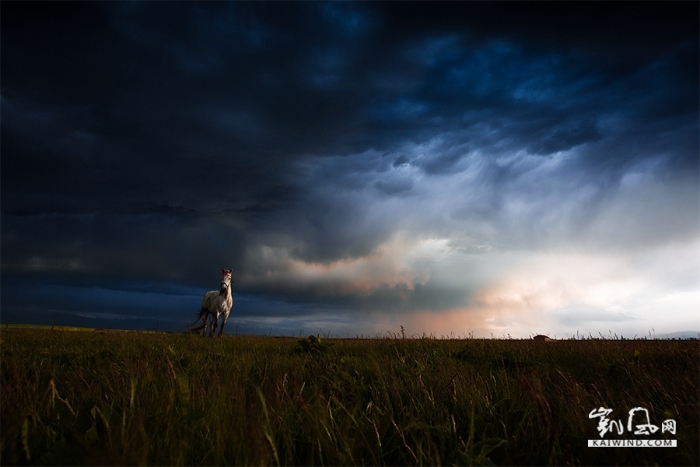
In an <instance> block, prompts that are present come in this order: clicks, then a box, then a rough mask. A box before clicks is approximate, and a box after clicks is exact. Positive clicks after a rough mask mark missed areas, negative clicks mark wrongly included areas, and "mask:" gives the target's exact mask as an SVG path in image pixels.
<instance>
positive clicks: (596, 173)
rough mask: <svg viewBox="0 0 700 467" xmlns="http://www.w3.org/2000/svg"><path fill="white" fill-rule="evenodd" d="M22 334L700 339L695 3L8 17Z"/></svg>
mask: <svg viewBox="0 0 700 467" xmlns="http://www.w3.org/2000/svg"><path fill="white" fill-rule="evenodd" d="M1 8H2V11H1V19H2V41H1V47H2V54H1V58H2V68H1V72H2V75H1V94H2V95H1V103H0V105H1V107H0V109H1V123H2V140H1V143H2V154H1V155H2V159H1V169H2V180H1V182H2V185H1V189H2V222H1V228H2V238H1V245H2V251H1V253H2V256H1V260H2V284H1V285H2V295H1V300H2V309H1V312H2V322H3V323H5V322H7V321H8V320H10V322H12V323H20V322H27V323H43V324H51V322H52V320H53V319H55V320H56V324H66V325H67V324H70V325H88V326H96V327H107V326H111V327H113V328H132V329H153V328H155V327H156V326H159V329H161V330H166V329H167V330H178V331H179V330H185V329H186V327H187V323H188V321H192V320H193V319H194V316H195V313H196V312H197V311H198V310H199V306H200V303H201V298H202V296H203V294H204V293H205V292H206V291H207V290H212V289H216V288H218V285H219V278H220V274H221V269H222V268H224V267H225V268H232V269H233V281H234V285H233V292H234V301H235V302H234V307H233V310H232V312H231V316H230V318H229V322H228V324H227V333H229V334H233V333H234V332H235V329H236V327H238V332H239V333H243V332H248V333H268V332H272V333H273V334H276V333H281V334H291V333H295V334H299V333H300V332H302V330H303V333H304V334H310V333H318V332H322V333H324V334H325V333H331V334H332V335H338V336H355V335H359V334H364V335H376V334H386V333H387V332H392V333H393V332H396V333H398V332H400V331H399V329H400V326H404V328H405V330H406V333H407V334H419V335H420V334H423V333H426V334H435V335H437V336H440V335H454V336H466V335H469V334H470V333H471V334H472V335H475V336H487V337H488V336H490V335H494V336H496V337H502V336H507V335H510V336H512V337H527V336H530V335H534V334H540V333H543V334H549V335H550V336H553V337H554V336H557V337H565V336H570V335H575V334H576V333H577V332H579V333H580V334H585V335H588V334H589V333H591V334H593V335H596V336H597V335H598V333H602V334H603V335H609V334H610V333H614V334H618V335H620V334H621V335H624V336H625V337H632V336H633V335H635V334H638V335H640V336H641V335H649V333H652V334H660V333H669V332H676V331H698V330H700V318H699V317H698V316H699V315H698V313H697V310H700V188H699V186H700V185H699V174H700V167H699V126H700V121H699V112H700V104H699V102H700V96H699V91H698V89H699V58H698V57H699V56H700V52H699V47H698V42H699V37H700V36H699V33H698V17H699V4H698V3H697V2H682V3H652V2H642V3H637V2H626V3H616V4H611V3H608V2H596V3H586V4H572V3H557V2H552V3H550V2H545V3H530V2H522V3H501V2H496V3H470V2H466V3H420V2H416V3H390V4H389V3H374V2H370V3H318V2H304V3H286V2H285V3H243V2H236V3H223V2H215V3H201V2H197V3H181V2H178V3H163V2H152V3H136V2H128V3H127V2H80V3H50V4H49V3H35V2H2V7H1Z"/></svg>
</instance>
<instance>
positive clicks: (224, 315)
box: [219, 313, 228, 336]
mask: <svg viewBox="0 0 700 467" xmlns="http://www.w3.org/2000/svg"><path fill="white" fill-rule="evenodd" d="M227 319H228V313H224V314H223V315H222V316H221V329H219V336H221V335H222V334H223V333H224V326H226V320H227Z"/></svg>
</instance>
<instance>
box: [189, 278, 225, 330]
mask: <svg viewBox="0 0 700 467" xmlns="http://www.w3.org/2000/svg"><path fill="white" fill-rule="evenodd" d="M232 272H233V270H232V269H222V270H221V287H220V288H219V290H218V291H216V290H212V291H211V292H207V293H205V294H204V298H203V299H202V309H201V310H200V311H199V316H198V318H197V320H199V319H201V320H202V323H201V324H200V325H199V326H196V327H194V328H192V329H190V331H195V332H196V331H199V330H200V329H202V328H204V331H203V335H205V336H206V334H207V321H208V320H209V315H211V316H212V318H213V319H212V322H211V331H210V332H209V336H211V337H213V336H214V331H216V326H217V324H218V322H219V316H223V319H222V320H221V329H219V336H220V335H221V334H223V332H224V326H226V320H227V319H228V315H229V313H230V312H231V307H232V306H233V297H232V296H231V285H232V284H233V282H231V273H232Z"/></svg>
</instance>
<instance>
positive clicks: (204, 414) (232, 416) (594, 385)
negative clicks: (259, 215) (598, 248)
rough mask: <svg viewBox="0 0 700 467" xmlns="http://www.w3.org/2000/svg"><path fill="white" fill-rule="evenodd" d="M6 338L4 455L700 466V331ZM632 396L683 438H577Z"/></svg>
mask: <svg viewBox="0 0 700 467" xmlns="http://www.w3.org/2000/svg"><path fill="white" fill-rule="evenodd" d="M0 332H1V334H0V336H1V339H2V344H1V351H2V371H1V380H0V385H1V386H0V387H1V391H2V392H1V396H2V399H1V406H0V407H1V409H2V411H1V412H0V414H1V415H0V416H1V429H2V449H1V454H2V459H1V460H0V462H1V463H2V464H3V465H13V464H33V465H73V464H99V465H109V464H140V465H144V464H149V465H150V464H162V465H182V464H184V465H216V464H237V465H260V464H262V465H277V464H280V465H382V464H386V465H416V464H430V465H452V464H457V465H491V464H497V465H500V464H503V465H546V464H557V465H606V464H636V465H653V464H659V465H698V462H699V460H700V456H699V452H698V451H699V448H698V442H699V439H700V438H699V436H700V435H699V430H698V421H699V419H700V409H699V405H700V403H699V400H698V394H699V392H698V382H699V379H700V372H699V362H698V360H699V355H700V353H699V348H698V341H618V340H615V341H613V340H578V341H558V342H551V343H550V342H546V343H537V342H532V341H519V340H476V339H473V340H471V339H470V340H435V339H401V338H398V339H396V338H395V339H364V340H359V339H358V340H353V339H348V340H336V339H325V338H324V339H323V340H322V341H321V340H320V339H315V338H309V339H308V340H307V339H304V340H302V341H301V342H299V340H298V339H291V338H269V337H224V338H220V339H209V338H203V337H201V336H197V335H173V334H156V333H151V334H138V333H122V334H116V333H103V334H100V333H88V332H86V333H74V332H65V331H53V332H52V331H48V330H36V329H2V330H1V331H0ZM330 344H332V345H330ZM638 406H641V407H645V408H648V409H649V411H650V415H651V421H652V423H655V424H657V425H660V424H661V422H662V421H663V420H665V419H667V418H674V419H675V420H676V422H677V427H678V432H677V434H676V435H675V436H672V437H673V438H675V439H677V440H678V447H677V448H588V447H587V440H588V439H599V438H600V437H599V435H598V433H597V431H596V429H595V428H596V424H597V420H591V419H589V418H588V414H589V412H590V411H591V410H593V409H594V408H598V407H609V408H612V409H614V412H613V414H612V417H613V418H615V419H618V418H620V419H623V421H625V422H626V416H627V412H628V411H629V410H630V409H631V408H633V407H638ZM668 435H669V434H668V433H665V434H663V435H661V434H660V432H659V433H657V434H656V435H655V436H654V437H656V438H658V437H662V436H663V437H668ZM612 437H613V436H612V435H608V436H606V438H612ZM619 437H621V438H624V437H627V438H630V436H628V434H627V433H626V434H625V436H619Z"/></svg>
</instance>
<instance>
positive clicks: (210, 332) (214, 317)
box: [209, 314, 219, 337]
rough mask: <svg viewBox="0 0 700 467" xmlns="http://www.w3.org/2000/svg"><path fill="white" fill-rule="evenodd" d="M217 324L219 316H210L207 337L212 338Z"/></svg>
mask: <svg viewBox="0 0 700 467" xmlns="http://www.w3.org/2000/svg"><path fill="white" fill-rule="evenodd" d="M218 324H219V315H218V314H212V322H211V331H209V337H214V333H215V332H216V326H217V325H218Z"/></svg>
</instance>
